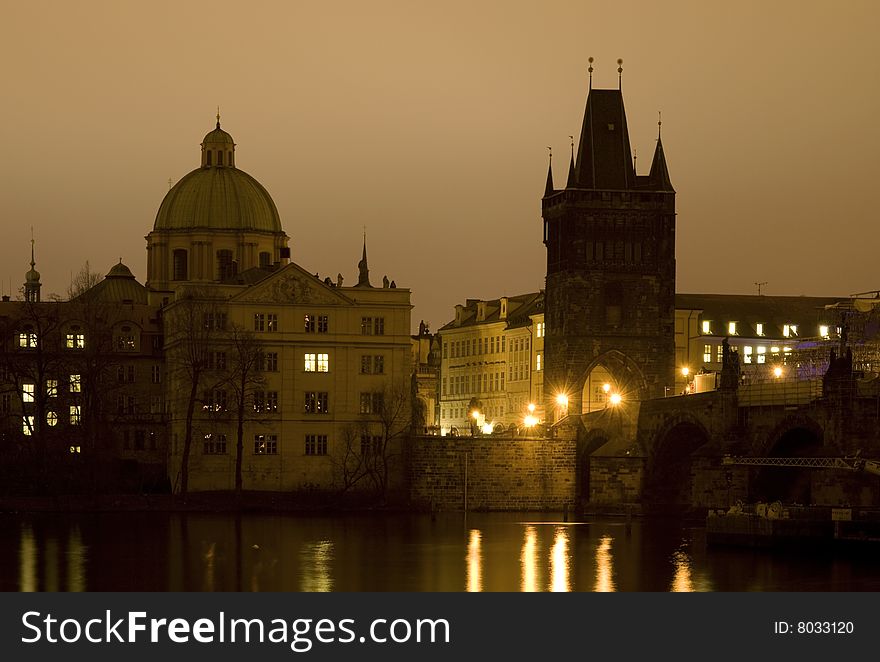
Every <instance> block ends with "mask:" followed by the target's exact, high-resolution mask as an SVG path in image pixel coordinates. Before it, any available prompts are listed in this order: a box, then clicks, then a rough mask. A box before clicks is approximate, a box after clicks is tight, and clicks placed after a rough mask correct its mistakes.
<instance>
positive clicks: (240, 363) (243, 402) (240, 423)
mask: <svg viewBox="0 0 880 662" xmlns="http://www.w3.org/2000/svg"><path fill="white" fill-rule="evenodd" d="M226 343H227V344H226V345H225V346H226V347H228V348H229V349H230V354H231V355H230V357H229V362H228V372H227V377H226V380H225V382H224V383H225V384H227V385H228V386H229V388H230V390H231V391H232V398H233V405H234V406H235V418H236V437H235V492H236V494H238V495H240V494H241V490H242V476H241V463H242V457H243V455H244V425H245V421H246V420H247V410H248V405H249V404H251V405H252V408H253V409H256V408H258V407H262V406H263V405H264V404H265V403H258V402H256V401H255V398H256V397H258V396H257V394H258V393H259V394H262V390H261V389H262V387H263V386H264V385H265V383H266V379H265V378H264V377H263V374H262V372H261V371H262V369H263V367H264V366H263V363H264V360H265V357H264V354H263V350H262V347H261V345H260V343H259V342H257V339H256V337H255V336H254V334H253V332H252V331H249V330H247V329H245V328H244V327H241V326H239V325H237V324H233V325H232V326H231V328H230V330H229V334H228V335H227V338H226ZM253 409H252V410H253Z"/></svg>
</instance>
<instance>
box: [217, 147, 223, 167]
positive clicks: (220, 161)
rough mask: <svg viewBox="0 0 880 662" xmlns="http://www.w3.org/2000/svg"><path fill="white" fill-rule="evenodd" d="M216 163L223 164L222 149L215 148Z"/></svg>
mask: <svg viewBox="0 0 880 662" xmlns="http://www.w3.org/2000/svg"><path fill="white" fill-rule="evenodd" d="M217 165H218V166H222V165H223V150H222V149H218V150H217Z"/></svg>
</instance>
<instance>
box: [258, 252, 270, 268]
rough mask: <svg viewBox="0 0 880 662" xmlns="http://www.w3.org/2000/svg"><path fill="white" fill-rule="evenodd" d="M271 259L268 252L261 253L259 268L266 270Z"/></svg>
mask: <svg viewBox="0 0 880 662" xmlns="http://www.w3.org/2000/svg"><path fill="white" fill-rule="evenodd" d="M271 259H272V256H271V255H270V254H269V252H268V251H261V252H260V267H262V268H263V269H268V268H269V266H270V264H271V262H270V260H271Z"/></svg>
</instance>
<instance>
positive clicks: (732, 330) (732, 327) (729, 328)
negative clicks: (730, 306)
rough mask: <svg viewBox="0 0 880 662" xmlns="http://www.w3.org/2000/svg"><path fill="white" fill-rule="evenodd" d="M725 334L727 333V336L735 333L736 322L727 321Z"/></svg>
mask: <svg viewBox="0 0 880 662" xmlns="http://www.w3.org/2000/svg"><path fill="white" fill-rule="evenodd" d="M727 335H729V336H735V335H736V322H728V323H727Z"/></svg>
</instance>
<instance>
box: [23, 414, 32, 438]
mask: <svg viewBox="0 0 880 662" xmlns="http://www.w3.org/2000/svg"><path fill="white" fill-rule="evenodd" d="M21 419H22V420H21V433H22V434H24V435H27V436H30V435H32V434H33V433H34V417H33V416H22V417H21Z"/></svg>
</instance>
